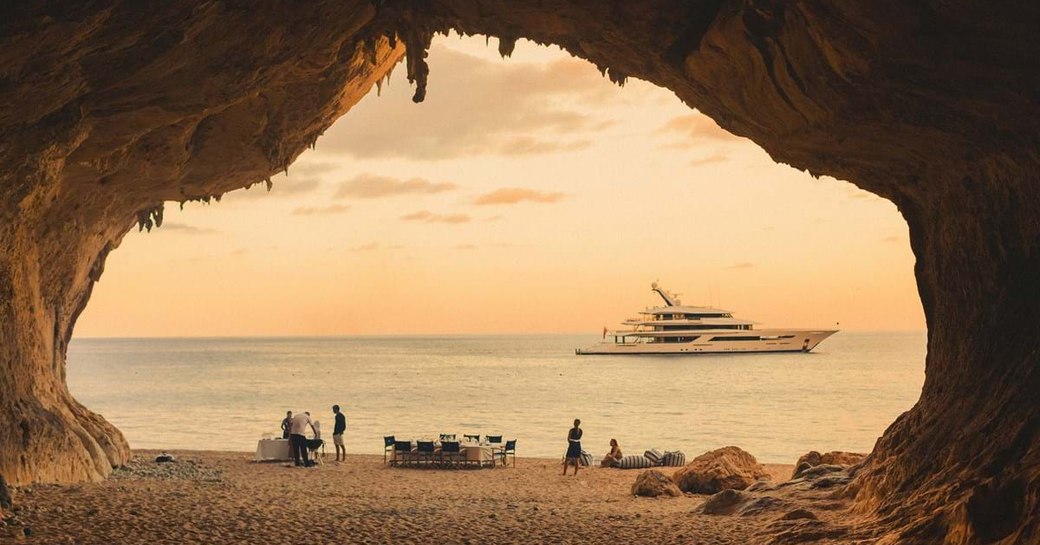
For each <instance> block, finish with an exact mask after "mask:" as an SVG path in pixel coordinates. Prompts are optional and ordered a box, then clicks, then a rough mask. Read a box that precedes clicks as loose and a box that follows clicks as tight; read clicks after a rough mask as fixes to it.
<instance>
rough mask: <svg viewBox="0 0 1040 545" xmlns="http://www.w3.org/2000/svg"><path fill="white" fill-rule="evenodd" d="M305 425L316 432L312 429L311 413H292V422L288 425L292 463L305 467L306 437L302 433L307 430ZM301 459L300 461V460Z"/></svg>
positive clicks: (306, 461) (306, 462) (306, 463)
mask: <svg viewBox="0 0 1040 545" xmlns="http://www.w3.org/2000/svg"><path fill="white" fill-rule="evenodd" d="M307 426H310V427H311V431H313V432H315V433H317V430H315V429H314V423H313V422H311V415H310V414H308V413H306V412H302V413H297V414H295V415H293V417H292V422H291V423H290V425H289V449H290V450H292V455H293V463H294V464H295V465H297V466H303V467H307V465H308V460H307V437H305V436H304V433H306V432H307ZM301 459H302V462H301Z"/></svg>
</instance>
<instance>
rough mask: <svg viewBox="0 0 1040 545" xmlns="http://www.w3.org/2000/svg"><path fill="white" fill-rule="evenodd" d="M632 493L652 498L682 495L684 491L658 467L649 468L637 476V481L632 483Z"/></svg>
mask: <svg viewBox="0 0 1040 545" xmlns="http://www.w3.org/2000/svg"><path fill="white" fill-rule="evenodd" d="M632 494H633V495H635V496H647V497H651V498H656V497H658V496H669V497H673V498H675V497H679V496H682V491H681V490H679V487H678V486H676V485H675V483H674V482H672V480H671V479H669V478H668V477H667V476H666V475H665V474H664V473H661V472H660V471H658V470H656V469H648V470H646V471H644V472H642V473H640V474H639V476H638V477H636V482H635V483H633V484H632Z"/></svg>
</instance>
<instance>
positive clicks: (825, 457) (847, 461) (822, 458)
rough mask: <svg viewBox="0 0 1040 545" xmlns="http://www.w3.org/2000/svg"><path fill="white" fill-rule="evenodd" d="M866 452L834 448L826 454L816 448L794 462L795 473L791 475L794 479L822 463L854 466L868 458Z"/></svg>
mask: <svg viewBox="0 0 1040 545" xmlns="http://www.w3.org/2000/svg"><path fill="white" fill-rule="evenodd" d="M866 457H867V455H866V454H858V453H855V452H842V451H840V450H832V451H831V452H827V453H825V454H820V453H819V452H816V451H815V450H810V451H809V452H807V453H805V454H803V455H802V456H801V458H798V462H797V463H795V464H794V467H795V470H794V474H792V475H791V478H792V479H797V478H798V477H801V476H802V474H803V473H805V471H806V470H808V469H809V468H813V467H816V466H820V465H830V466H842V467H849V466H854V465H856V464H858V463H860V462H862V461H863V459H864V458H866Z"/></svg>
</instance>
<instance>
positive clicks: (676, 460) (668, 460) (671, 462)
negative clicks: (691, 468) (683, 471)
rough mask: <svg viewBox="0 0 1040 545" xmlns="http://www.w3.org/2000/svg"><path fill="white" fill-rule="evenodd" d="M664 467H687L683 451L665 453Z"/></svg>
mask: <svg viewBox="0 0 1040 545" xmlns="http://www.w3.org/2000/svg"><path fill="white" fill-rule="evenodd" d="M663 462H664V465H666V466H670V467H682V466H684V465H686V455H685V454H683V451H681V450H674V451H669V452H666V453H664V460H663Z"/></svg>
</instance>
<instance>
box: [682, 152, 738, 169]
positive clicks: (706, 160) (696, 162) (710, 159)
mask: <svg viewBox="0 0 1040 545" xmlns="http://www.w3.org/2000/svg"><path fill="white" fill-rule="evenodd" d="M728 160H729V155H727V154H725V153H721V152H716V153H713V154H711V155H709V156H707V157H700V158H697V159H692V160H690V166H691V167H699V166H702V165H710V164H712V163H722V162H725V161H728Z"/></svg>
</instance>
